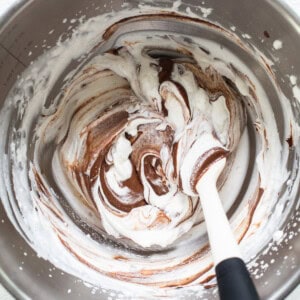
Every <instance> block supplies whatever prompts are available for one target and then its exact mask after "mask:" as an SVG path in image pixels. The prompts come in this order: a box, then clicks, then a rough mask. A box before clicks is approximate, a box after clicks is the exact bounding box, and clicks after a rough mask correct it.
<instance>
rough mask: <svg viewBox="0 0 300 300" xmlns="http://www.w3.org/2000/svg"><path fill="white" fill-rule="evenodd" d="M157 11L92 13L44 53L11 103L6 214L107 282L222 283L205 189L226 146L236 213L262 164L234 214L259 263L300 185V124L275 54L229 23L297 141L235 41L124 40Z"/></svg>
mask: <svg viewBox="0 0 300 300" xmlns="http://www.w3.org/2000/svg"><path fill="white" fill-rule="evenodd" d="M141 12H142V13H143V14H141ZM159 13H160V16H159V17H160V18H163V19H165V20H176V19H180V20H181V21H183V22H187V23H193V24H195V25H199V24H198V23H197V20H196V19H193V18H190V16H189V14H188V15H187V16H186V15H182V14H181V15H179V14H174V13H173V14H169V13H168V12H166V11H165V12H164V11H162V10H160V11H159ZM157 18H158V16H157V14H155V11H153V10H150V9H148V8H141V9H140V10H138V11H137V10H128V11H126V10H124V11H122V12H118V13H115V14H114V13H111V14H108V15H102V16H98V17H95V18H92V19H89V20H87V21H86V22H84V23H83V24H81V25H79V27H78V28H77V29H76V30H75V31H74V33H73V35H72V36H71V37H70V38H68V39H66V40H62V39H61V40H60V41H58V43H57V45H56V46H55V47H53V48H52V49H50V50H48V51H46V52H45V53H44V54H43V55H42V56H41V57H40V58H39V59H37V60H36V61H34V62H33V63H32V65H31V66H30V67H29V68H28V69H27V70H26V71H25V72H24V73H23V74H22V76H21V78H20V79H19V81H18V82H17V83H16V85H15V87H14V88H13V90H12V91H11V93H10V96H9V97H8V98H7V101H6V103H5V105H4V107H3V109H2V110H1V115H0V120H1V121H0V127H1V132H2V133H3V135H5V136H6V137H7V138H6V139H2V140H1V142H0V151H1V152H0V154H1V155H0V168H1V176H0V178H1V199H2V201H3V204H4V207H5V209H6V211H7V214H8V216H9V217H10V219H11V221H12V222H13V223H14V225H15V227H16V228H17V229H18V231H19V232H20V234H22V235H23V236H24V238H25V239H26V240H27V241H28V243H29V244H30V245H31V246H32V247H33V248H34V249H35V250H36V252H37V253H38V255H39V256H41V257H43V258H45V259H47V260H49V261H51V262H52V263H53V264H54V265H56V266H57V267H59V268H61V269H63V270H64V271H66V272H69V273H71V274H73V275H75V276H77V277H79V278H81V279H83V280H84V281H87V282H89V283H91V284H94V285H96V286H105V287H106V288H112V289H117V290H118V289H119V290H124V289H126V290H134V292H135V294H136V295H144V294H145V293H147V292H151V293H153V295H158V296H161V295H166V296H170V295H178V294H182V293H183V292H184V291H185V290H189V289H196V290H199V291H202V289H203V287H205V286H206V287H209V286H211V285H212V284H214V283H215V281H214V276H213V275H214V272H213V264H212V259H211V255H210V249H209V246H208V241H207V238H206V235H205V232H206V231H205V224H204V222H203V216H202V213H201V206H200V204H199V199H198V197H197V194H196V193H195V188H194V186H195V183H196V182H197V179H198V178H199V176H201V172H203V170H204V169H205V168H206V167H207V166H208V165H209V163H210V161H211V159H213V158H216V157H219V156H224V155H225V156H226V157H227V165H226V168H225V170H224V172H223V174H222V176H221V178H220V180H219V181H218V187H219V189H220V194H221V197H222V199H223V201H224V207H225V209H226V210H229V208H230V207H231V206H232V205H233V203H234V202H235V201H236V198H237V196H238V194H239V192H240V189H241V185H242V182H243V179H244V178H245V176H246V174H247V170H248V169H249V164H252V165H254V167H253V172H252V174H251V176H252V177H251V180H250V181H249V185H248V187H247V191H246V192H245V193H244V195H243V197H242V199H239V206H238V208H237V209H236V210H235V212H234V213H233V214H232V216H231V218H230V223H231V225H232V228H233V231H234V233H235V236H236V238H237V239H238V241H239V243H240V245H241V249H242V251H243V254H244V257H245V259H246V260H250V259H251V258H253V257H255V256H256V255H257V254H258V253H259V251H261V250H262V249H263V248H264V247H265V245H266V244H267V243H268V242H269V241H270V239H272V236H273V234H274V233H275V232H276V230H277V229H278V224H279V223H280V220H281V219H283V218H284V216H285V214H287V213H288V212H287V211H285V210H284V209H283V207H284V205H285V203H286V201H287V200H288V199H292V192H293V191H291V190H289V191H286V192H285V193H284V194H283V195H281V196H280V197H279V193H280V191H281V190H282V188H283V187H284V185H285V184H286V182H287V181H288V180H290V182H292V184H294V185H295V184H297V183H299V174H298V173H297V172H295V173H293V174H292V173H290V172H289V171H288V170H287V167H286V164H287V161H288V157H289V151H290V149H291V147H295V146H297V147H298V146H299V128H298V125H297V122H296V121H295V120H294V117H293V114H292V112H291V108H290V104H289V101H288V99H286V98H285V97H284V95H283V94H282V93H281V91H280V90H279V88H278V85H277V84H276V82H275V81H274V78H273V77H272V73H270V71H269V69H268V66H269V64H270V62H268V60H267V59H266V58H265V57H264V56H263V55H261V54H260V53H259V51H252V50H250V49H248V48H247V46H246V45H244V44H243V43H242V42H241V41H240V40H239V39H238V38H237V37H236V36H234V35H233V34H231V33H229V32H227V31H225V30H223V31H224V32H223V33H224V35H227V36H231V37H232V39H233V41H235V42H236V43H237V44H238V45H240V46H241V47H242V48H244V50H245V51H247V52H251V51H252V54H253V56H255V57H256V58H257V60H258V61H259V62H260V63H261V65H262V67H263V68H265V70H266V73H267V74H269V76H270V80H272V81H273V83H274V89H276V90H277V93H278V97H280V98H281V99H282V101H283V102H284V103H285V110H284V111H283V113H284V122H285V127H284V136H285V137H286V138H287V139H288V141H289V142H288V143H287V142H285V141H283V142H282V140H281V138H280V136H279V133H278V128H277V124H276V120H275V118H274V113H273V111H272V107H271V105H270V99H268V96H267V94H266V92H265V90H264V87H263V86H262V85H261V84H260V82H259V81H258V79H257V78H256V76H255V74H254V73H253V72H252V71H251V70H250V69H249V68H248V67H247V66H246V65H245V64H244V63H243V62H242V61H241V60H240V59H239V58H238V57H236V56H235V55H234V54H233V53H231V52H230V51H229V50H228V49H226V48H225V47H220V45H218V44H217V43H215V42H212V41H209V40H207V39H203V38H199V37H194V36H188V35H184V34H177V33H170V32H161V31H158V30H156V31H155V30H152V31H143V30H141V31H140V32H132V33H130V32H129V33H126V32H124V33H123V34H122V35H121V34H120V36H118V37H116V36H117V35H118V32H121V31H122V29H124V28H125V26H127V24H139V23H138V22H140V21H143V20H150V21H153V22H155V20H156V19H157ZM209 24H210V23H208V22H207V23H201V24H200V25H201V26H212V25H209ZM200 25H199V26H200ZM123 26H124V27H123ZM214 30H221V29H220V28H219V27H217V26H216V27H215V28H214ZM230 34H231V35H230ZM90 52H93V56H92V57H90V58H87V57H86V54H87V53H90ZM78 60H79V61H80V62H81V63H80V64H79V65H78V63H77V64H74V68H73V69H72V63H74V62H76V61H78ZM66 68H68V72H66V71H65V70H66ZM58 84H60V88H59V92H56V93H54V92H53V91H55V90H56V89H57V85H58ZM251 135H254V141H255V143H256V145H257V151H256V153H255V161H252V162H249V158H250V150H249V149H250V148H251V142H253V141H251V140H250V136H251ZM296 151H298V152H297V153H299V149H298V148H297V149H296ZM207 193H209V191H207ZM220 230H222V229H221V228H220ZM199 283H200V284H199ZM178 287H181V288H182V289H180V290H179V289H176V288H178Z"/></svg>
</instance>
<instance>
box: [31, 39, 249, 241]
mask: <svg viewBox="0 0 300 300" xmlns="http://www.w3.org/2000/svg"><path fill="white" fill-rule="evenodd" d="M158 40H160V39H158ZM155 42H156V41H155ZM168 42H169V41H163V40H162V41H160V43H165V44H166V43H168ZM153 44H154V43H153V42H152V41H151V42H150V43H149V42H148V43H147V40H146V39H142V40H141V41H140V42H138V43H134V45H133V46H130V45H129V46H126V44H125V43H124V45H122V46H120V47H119V48H118V49H117V50H113V51H111V52H112V53H106V54H104V55H100V56H97V57H96V58H94V59H93V60H92V61H91V62H90V63H89V64H88V65H87V66H85V67H84V68H83V69H82V70H81V71H80V73H79V74H78V75H76V77H75V78H74V79H73V80H72V81H71V82H70V84H69V85H68V87H67V88H66V90H65V92H64V96H63V97H62V99H61V101H60V105H59V106H58V108H57V111H56V113H55V114H53V115H51V116H50V117H47V118H44V119H43V120H42V123H43V126H42V128H41V129H40V130H39V132H38V135H39V136H42V137H43V140H42V143H39V144H38V146H39V147H37V148H36V151H37V152H38V153H37V155H36V156H37V157H40V154H41V153H43V152H44V147H45V142H46V144H48V143H52V142H54V143H55V144H56V145H57V149H56V151H55V154H54V157H55V160H54V162H53V169H54V170H55V174H59V175H58V176H57V177H56V179H57V180H56V183H57V184H58V185H59V184H60V182H61V181H64V182H66V186H67V187H68V191H66V190H65V196H66V197H68V195H69V194H72V195H73V196H74V198H76V199H78V200H77V201H78V202H80V203H79V206H80V204H83V205H85V206H86V207H87V208H88V209H91V210H92V211H93V212H94V213H95V215H96V216H98V217H99V221H100V223H101V224H99V227H103V231H104V232H107V233H108V234H110V235H112V236H114V237H115V238H128V239H130V240H132V241H134V242H135V243H137V244H138V245H140V246H142V247H149V246H153V245H159V246H162V247H165V246H167V245H169V244H171V243H172V242H174V241H175V240H176V239H178V238H179V237H181V236H182V235H183V234H185V233H186V232H187V231H188V230H190V228H191V227H192V226H194V225H195V224H196V223H199V220H200V213H199V211H200V209H199V197H197V193H196V192H195V184H196V182H197V180H198V178H199V177H200V176H201V173H202V172H203V170H205V169H206V168H207V167H208V166H209V164H210V163H211V162H212V161H214V160H216V159H218V158H219V157H222V156H226V155H227V153H228V152H231V151H232V150H233V149H235V148H236V146H237V144H238V141H239V139H240V136H241V133H242V129H243V124H244V119H245V114H244V111H243V102H242V95H241V94H240V93H239V92H238V91H236V90H235V89H234V88H233V87H232V86H230V85H229V84H228V83H227V82H226V79H224V78H222V76H221V75H220V74H219V73H218V72H217V71H216V70H215V69H214V68H213V67H212V66H210V67H208V68H206V69H202V68H201V67H200V66H198V65H197V63H196V61H195V60H194V58H193V56H192V55H191V56H190V57H186V56H185V55H184V50H185V52H187V51H188V50H187V49H185V48H182V51H181V52H177V51H176V48H174V49H172V48H171V47H169V48H165V49H155V48H153ZM175 45H176V46H177V45H178V46H179V45H180V43H179V42H178V43H175V42H174V46H175ZM178 46H177V47H178ZM181 46H182V47H184V45H181ZM150 47H151V48H150ZM171 51H172V52H171ZM149 53H150V54H151V53H155V55H156V56H157V55H158V56H159V55H165V56H163V57H158V58H152V57H150V55H149ZM171 54H172V55H173V56H175V58H170V57H169V56H170V55H171ZM198 55H199V56H200V55H201V56H203V59H204V58H205V57H206V56H208V55H207V54H206V53H205V52H203V51H202V50H199V53H198ZM176 56H177V58H176ZM201 56H200V57H201ZM53 128H55V129H56V130H55V131H53ZM53 132H55V136H53ZM208 192H209V191H208ZM78 212H79V213H80V209H79V211H78Z"/></svg>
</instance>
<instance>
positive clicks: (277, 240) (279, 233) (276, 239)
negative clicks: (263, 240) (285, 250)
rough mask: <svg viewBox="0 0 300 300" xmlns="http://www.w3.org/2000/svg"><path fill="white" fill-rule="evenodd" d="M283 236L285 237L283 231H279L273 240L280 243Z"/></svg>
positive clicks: (275, 233)
mask: <svg viewBox="0 0 300 300" xmlns="http://www.w3.org/2000/svg"><path fill="white" fill-rule="evenodd" d="M282 236H283V231H282V230H277V231H275V232H274V234H273V240H274V241H275V242H279V241H280V240H281V238H282Z"/></svg>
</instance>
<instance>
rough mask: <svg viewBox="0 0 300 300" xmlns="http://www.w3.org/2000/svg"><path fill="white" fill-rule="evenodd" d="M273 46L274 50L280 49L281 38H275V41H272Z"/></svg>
mask: <svg viewBox="0 0 300 300" xmlns="http://www.w3.org/2000/svg"><path fill="white" fill-rule="evenodd" d="M273 48H274V49H275V50H279V49H281V48H282V41H281V40H275V41H274V42H273Z"/></svg>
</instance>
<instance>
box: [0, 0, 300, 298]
mask: <svg viewBox="0 0 300 300" xmlns="http://www.w3.org/2000/svg"><path fill="white" fill-rule="evenodd" d="M140 4H141V2H140V1H135V0H132V1H118V0H115V1H97V0H63V1H61V0H52V1H46V0H33V1H22V0H17V1H12V2H11V6H9V5H8V6H7V8H6V9H5V11H3V12H2V15H1V16H0V26H1V27H0V86H1V94H0V107H1V106H2V105H3V103H4V101H5V99H6V97H7V95H8V93H9V91H10V89H11V88H12V86H13V84H14V83H15V81H16V80H17V78H18V77H19V76H20V75H21V74H22V71H24V70H25V69H26V68H27V67H28V66H29V65H30V63H31V61H33V60H35V59H36V58H37V57H39V56H40V55H41V54H42V53H43V52H45V51H47V49H50V48H51V47H52V46H54V45H55V44H56V42H57V40H58V38H59V37H60V36H61V35H62V34H65V37H66V36H67V35H68V33H71V32H72V30H73V28H75V27H76V26H77V25H78V24H79V23H80V20H84V19H88V18H90V17H94V16H96V15H99V14H103V13H107V12H111V11H120V10H122V9H125V8H126V9H128V8H134V7H138V6H139V5H140ZM143 5H147V6H149V7H154V8H155V7H156V8H159V7H162V8H170V9H171V8H173V9H174V7H176V8H178V10H179V11H184V12H186V11H189V12H192V13H193V17H196V16H198V17H199V18H200V19H201V20H203V23H206V22H208V21H209V22H211V24H218V26H220V27H222V28H225V29H228V32H232V33H233V34H234V35H236V36H237V37H239V38H240V39H241V41H243V43H245V44H249V45H250V46H249V47H252V49H254V50H255V49H259V51H260V52H261V53H262V54H263V55H264V57H266V58H269V59H270V61H273V65H272V66H271V67H270V73H272V74H274V77H275V78H276V81H277V84H278V86H279V87H280V89H281V90H282V91H283V93H284V95H285V96H286V97H287V98H288V99H290V101H291V102H292V109H293V114H294V116H295V119H296V120H298V121H299V120H300V99H299V98H297V91H298V96H299V90H298V89H297V86H295V85H296V83H295V81H294V80H295V78H299V76H300V65H299V54H298V53H299V50H300V38H299V37H300V22H299V19H298V18H297V17H296V16H295V15H294V14H293V12H292V11H290V10H289V9H288V8H287V7H286V6H285V5H284V4H283V3H282V2H280V1H271V0H264V1H262V0H254V1H246V0H243V1H235V0H226V1H222V2H220V1H217V0H209V1H202V2H201V1H196V0H186V1H182V2H181V1H176V2H175V4H174V1H167V0H161V1H144V2H143ZM157 18H158V21H157V22H152V21H151V20H150V21H149V20H148V21H147V20H146V21H143V22H142V23H140V24H138V25H140V26H142V27H141V28H143V29H152V30H153V29H155V30H161V31H168V32H172V33H179V34H188V35H193V36H201V37H203V38H207V39H213V40H214V41H215V42H217V43H219V44H220V45H224V46H225V47H227V48H228V49H230V50H231V51H232V52H234V53H235V54H236V55H237V56H238V57H240V59H241V60H242V61H244V62H245V63H246V64H247V65H248V67H249V68H250V69H251V70H252V71H253V72H254V73H255V75H256V76H257V78H258V79H259V80H260V82H261V83H262V84H263V86H264V88H265V90H266V92H267V95H268V97H269V99H271V106H272V110H273V112H274V115H275V119H276V123H277V127H278V130H279V135H280V137H281V139H282V142H283V143H285V142H286V141H285V139H286V138H287V137H285V136H284V132H285V131H284V130H285V128H284V126H285V125H284V120H283V118H284V114H283V113H282V111H284V110H285V107H284V104H283V103H282V102H281V99H280V98H279V97H278V95H277V94H276V91H275V89H274V86H272V84H271V82H270V80H269V79H268V76H267V74H266V73H265V71H264V70H263V69H262V68H261V67H260V66H259V65H258V63H257V61H255V59H253V58H251V56H250V55H247V54H246V53H245V52H244V51H242V50H241V48H239V47H238V46H237V45H236V44H234V43H231V42H230V40H229V38H228V36H227V37H226V36H224V35H223V34H220V32H218V31H216V30H215V28H214V27H213V26H206V27H205V26H202V27H197V26H190V25H188V24H185V25H184V24H183V23H182V20H176V19H172V20H165V19H162V20H159V16H158V17H157ZM207 24H208V23H207ZM137 27H138V26H137ZM124 30H131V31H134V30H136V28H130V26H129V27H128V28H127V29H124ZM266 65H268V66H270V64H269V62H266ZM291 75H293V76H294V77H292V78H291ZM293 87H294V89H293ZM298 125H299V122H298ZM252 142H253V143H251V145H250V146H249V149H250V160H252V163H253V161H254V160H255V153H257V146H256V145H255V142H254V141H252ZM296 142H297V140H296ZM287 143H290V144H291V149H290V153H289V165H288V169H289V171H291V173H293V172H294V173H295V174H296V175H295V178H298V179H299V176H298V175H297V174H298V169H299V156H298V155H299V144H293V141H292V140H291V139H289V140H288V141H287ZM298 143H299V141H298ZM251 153H252V155H251ZM252 172H253V169H252V168H251V163H250V164H249V167H248V171H247V174H246V176H245V178H244V179H243V180H244V182H243V185H242V188H241V190H240V192H239V195H237V198H239V197H241V196H242V195H243V194H245V193H246V190H247V184H248V183H249V182H250V178H251V175H252ZM297 176H298V177H297ZM295 182H296V183H297V180H295ZM289 188H290V194H291V195H292V196H291V199H289V200H288V201H287V202H285V203H284V204H283V208H282V210H286V213H284V214H283V216H284V217H283V218H282V219H280V220H278V224H277V229H276V231H275V232H274V233H273V239H271V240H270V241H269V242H267V243H266V245H265V248H264V249H262V250H261V251H260V253H259V254H258V255H257V257H255V258H251V259H250V260H249V267H250V270H252V274H253V278H254V281H255V285H256V286H257V289H258V292H259V294H260V296H261V298H262V299H280V298H283V297H284V296H286V295H287V294H288V293H289V292H290V291H291V290H292V289H293V288H294V287H295V286H296V285H297V284H298V283H299V281H300V277H299V276H300V268H299V266H300V237H299V220H300V211H299V203H300V187H299V185H297V184H294V185H293V184H292V185H287V186H286V189H289ZM284 192H285V191H282V193H284ZM238 205H239V201H238V200H237V201H235V202H234V204H233V205H232V206H231V207H229V208H228V209H227V212H228V216H229V217H230V216H231V215H233V214H234V212H235V209H236V207H237V206H238ZM271 235H272V234H271ZM0 248H1V251H0V279H1V282H2V283H3V284H4V286H5V287H6V288H7V289H8V290H9V291H10V292H11V293H12V294H13V295H14V296H15V297H16V298H18V299H30V298H33V299H55V298H58V299H62V298H64V299H81V298H86V299H114V298H115V296H116V293H115V291H114V290H108V289H105V286H104V287H101V288H98V287H93V286H92V285H91V284H89V283H87V282H83V281H82V280H80V279H78V278H76V277H73V276H72V275H69V274H66V273H64V272H62V271H61V270H59V269H57V268H56V267H54V266H53V265H52V264H51V263H49V262H48V261H45V260H43V259H42V258H39V257H38V256H37V255H36V253H35V252H34V250H32V249H31V248H30V247H29V246H28V244H27V243H26V242H25V241H24V240H23V238H22V237H21V236H20V235H19V233H18V232H17V231H16V230H15V228H14V226H13V225H12V224H11V222H10V220H9V219H8V217H7V215H6V212H5V210H4V208H3V206H2V204H1V203H0ZM133 296H134V295H133ZM188 297H190V298H191V299H194V298H195V295H193V294H189V296H186V298H188ZM197 297H199V299H200V298H203V299H207V298H208V299H214V298H217V293H216V288H215V287H212V288H209V289H207V290H206V291H204V292H203V293H202V294H201V295H199V294H197ZM150 298H151V297H150Z"/></svg>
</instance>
